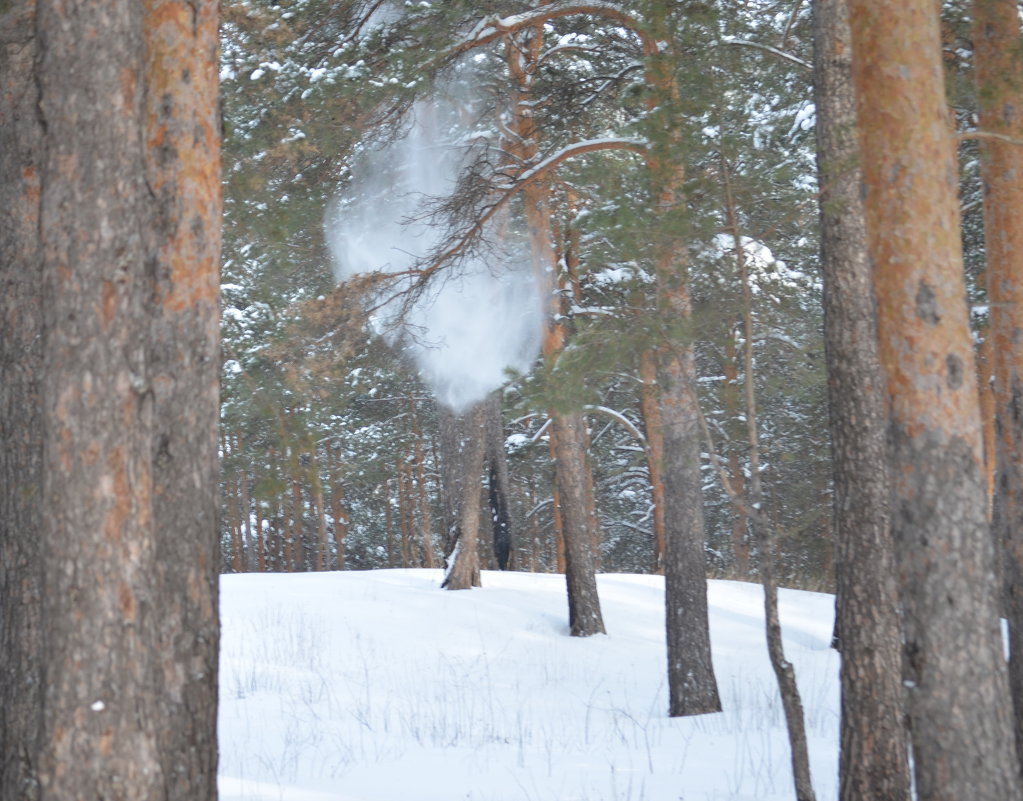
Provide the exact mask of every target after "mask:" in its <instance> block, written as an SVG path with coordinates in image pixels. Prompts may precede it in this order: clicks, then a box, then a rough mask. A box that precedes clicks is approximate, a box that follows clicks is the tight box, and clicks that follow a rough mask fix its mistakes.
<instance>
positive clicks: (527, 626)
mask: <svg viewBox="0 0 1023 801" xmlns="http://www.w3.org/2000/svg"><path fill="white" fill-rule="evenodd" d="M440 580H441V574H440V571H436V570H434V571H431V570H383V571H371V572H361V573H360V572H346V573H307V574H271V575H266V574H263V575H257V574H250V575H233V576H225V577H224V578H223V580H222V581H223V583H222V590H223V592H222V600H221V608H222V619H223V624H224V630H223V643H222V662H221V679H220V688H221V695H220V703H221V711H220V748H221V757H220V773H221V776H220V788H221V798H222V799H225V801H241V799H252V800H253V801H271V800H273V801H679V799H684V801H723V800H724V799H748V800H749V801H772V799H786V801H788V799H791V798H792V797H793V790H792V780H791V770H790V766H789V751H788V745H787V741H786V738H785V728H784V719H783V714H782V709H781V702H780V700H779V698H778V693H777V689H776V686H775V683H774V678H773V674H772V673H771V669H770V665H769V663H768V660H767V653H766V647H765V645H764V633H763V613H762V594H761V589H760V587H759V586H758V585H753V584H743V583H739V582H726V581H712V582H711V583H710V592H709V599H710V614H711V638H712V641H713V649H714V664H715V669H716V671H717V678H718V683H719V687H720V690H721V696H722V703H723V704H724V707H725V711H724V712H722V713H720V714H716V715H708V716H703V717H700V718H691V719H670V718H668V717H667V714H666V710H667V706H668V700H667V688H666V686H665V683H664V673H665V645H664V633H663V616H664V610H663V606H662V604H663V594H664V589H663V587H664V583H663V578H661V577H658V576H640V575H602V576H600V577H599V587H600V594H601V600H602V602H603V605H604V618H605V621H606V623H607V628H608V632H609V635H608V636H606V637H603V636H598V637H593V638H589V639H584V640H580V639H575V638H571V637H569V636H567V622H566V620H567V612H566V600H565V585H564V578H563V577H562V576H559V575H541V574H529V573H489V572H487V573H484V574H483V584H484V587H483V589H478V590H472V591H469V592H446V591H442V590H440V589H439V584H440ZM832 606H833V599H832V597H831V596H830V595H823V594H819V593H808V592H796V591H786V590H783V591H782V592H781V615H782V623H783V627H784V632H785V645H786V648H787V653H788V657H789V659H790V660H792V661H793V663H794V664H795V666H796V672H797V675H798V680H799V685H800V689H801V692H802V694H803V703H804V705H805V707H806V712H807V728H808V733H809V737H810V756H811V767H812V770H813V777H814V782H815V785H816V789H817V794H818V798H819V799H822V801H825V800H826V799H833V798H834V797H835V795H836V776H835V774H836V771H837V732H838V657H837V654H835V653H834V652H833V651H831V650H830V649H829V648H828V643H829V639H830V635H831V625H832Z"/></svg>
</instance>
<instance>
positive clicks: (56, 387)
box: [0, 0, 220, 801]
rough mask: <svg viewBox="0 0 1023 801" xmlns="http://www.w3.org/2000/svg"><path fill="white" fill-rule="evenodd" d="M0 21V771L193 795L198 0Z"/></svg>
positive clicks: (211, 572) (213, 398)
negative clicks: (0, 310)
mask: <svg viewBox="0 0 1023 801" xmlns="http://www.w3.org/2000/svg"><path fill="white" fill-rule="evenodd" d="M0 31H2V47H3V50H2V55H0V59H2V64H0V66H2V72H0V75H2V77H0V81H2V82H3V94H2V96H0V141H2V142H3V143H4V147H3V149H2V151H0V197H3V200H4V203H3V212H0V214H3V216H4V223H5V224H4V226H3V228H2V229H0V253H2V259H0V283H2V285H3V289H4V293H3V294H4V301H0V302H6V301H7V298H8V289H10V290H11V295H12V296H13V297H12V298H11V299H12V300H14V301H16V302H17V303H18V305H19V307H20V311H19V313H18V314H16V315H11V316H9V315H8V314H7V312H8V309H7V308H4V312H5V314H4V315H3V317H4V322H3V323H2V324H0V325H3V326H4V330H3V334H4V336H3V342H4V345H3V346H0V347H3V350H2V351H0V371H2V374H0V386H2V387H3V388H4V389H3V390H0V393H2V397H3V401H4V402H3V406H2V407H0V415H2V417H3V419H2V421H0V436H2V438H3V442H2V443H0V452H3V453H4V454H5V456H4V461H3V462H2V463H0V464H2V469H3V475H2V477H0V484H2V485H3V486H4V487H5V491H4V492H3V493H0V497H2V498H3V499H4V500H3V503H4V508H2V509H0V512H2V518H0V543H2V544H0V549H2V550H3V556H4V559H3V566H2V567H0V571H4V572H3V573H2V578H0V609H2V610H11V611H13V613H14V614H15V615H16V621H17V622H14V620H15V618H13V617H10V612H8V613H6V614H5V613H3V612H0V615H3V626H2V627H0V628H2V631H3V634H2V636H3V649H2V651H0V660H2V663H3V669H2V672H3V676H4V679H5V680H4V682H3V684H4V690H3V692H4V693H5V696H4V699H3V700H4V703H3V704H2V706H3V712H0V715H2V716H3V719H2V727H0V728H2V731H3V734H2V735H0V737H2V738H3V754H2V760H0V789H2V792H3V797H4V798H8V797H9V798H18V799H32V800H34V799H71V798H85V797H87V798H110V799H153V800H154V801H155V799H161V801H162V800H163V799H170V800H171V801H178V800H180V801H184V799H212V798H214V797H215V794H216V786H215V781H216V744H215V716H216V677H217V646H218V625H217V617H216V608H217V595H216V589H217V575H216V573H217V570H218V567H219V559H218V555H217V531H216V509H217V496H216V493H217V480H216V472H217V467H216V452H217V436H216V425H217V404H218V389H217V385H218V373H219V348H218V339H217V322H218V315H217V285H218V276H219V244H220V241H219V212H220V181H219V139H218V134H219V125H218V123H217V112H216V92H217V59H216V49H217V36H216V4H214V3H212V2H200V3H186V2H156V1H155V0H154V1H153V2H146V3H136V2H127V0H123V1H119V0H109V2H104V3H96V2H51V1H50V0H47V1H46V2H39V3H37V4H35V5H33V4H32V3H28V4H18V6H17V10H16V11H11V10H9V7H5V8H4V10H3V11H2V12H0ZM11 81H17V82H18V83H17V84H12V83H10V82H11ZM8 201H10V205H9V204H8ZM30 221H31V222H33V225H32V226H28V225H26V224H27V223H28V222H30ZM8 223H10V224H8ZM29 332H32V335H33V339H32V341H31V343H25V344H28V345H29V347H27V348H25V349H24V351H23V352H22V353H20V354H18V355H12V354H11V353H10V352H9V350H8V348H7V343H8V342H11V343H12V344H15V343H18V342H19V339H20V338H21V337H23V336H24V335H26V334H27V333H29ZM26 370H27V371H30V372H31V378H29V376H28V373H26V372H25V371H26ZM25 403H31V404H32V406H34V407H35V408H34V410H30V409H28V408H26V407H24V406H23V404H25ZM26 423H31V424H32V425H31V429H30V433H27V438H26V432H25V431H24V426H25V424H26ZM14 454H17V455H14ZM12 468H14V470H13V471H11V469H12ZM9 471H10V472H9ZM8 488H9V489H8ZM26 503H30V504H31V505H32V506H33V507H34V509H33V511H32V512H31V513H30V514H27V513H26V510H25V504H26ZM14 527H16V530H15V528H14ZM26 543H30V544H28V545H26ZM9 555H10V556H12V557H13V559H12V561H11V562H8V556H9ZM8 565H12V566H14V567H15V569H18V570H19V572H20V575H19V576H18V578H17V581H15V582H12V581H10V579H11V578H12V576H11V575H10V573H9V572H8V571H9V568H8ZM42 670H45V681H39V678H40V675H41V674H40V671H42ZM8 679H10V682H8ZM26 681H28V682H29V683H30V684H31V686H27V685H26ZM8 687H10V688H12V690H13V691H14V692H15V693H24V695H23V697H20V698H19V697H17V696H16V697H14V698H13V699H9V698H8V696H7V693H8V692H10V690H8V689H7V688H8ZM9 701H10V702H11V705H10V708H9V707H8V702H9ZM26 703H28V704H31V705H32V710H28V709H26V707H25V706H24V705H25V704H26Z"/></svg>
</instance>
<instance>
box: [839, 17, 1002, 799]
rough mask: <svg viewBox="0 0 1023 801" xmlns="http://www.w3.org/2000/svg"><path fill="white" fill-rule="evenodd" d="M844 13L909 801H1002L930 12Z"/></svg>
mask: <svg viewBox="0 0 1023 801" xmlns="http://www.w3.org/2000/svg"><path fill="white" fill-rule="evenodd" d="M849 10H850V27H851V30H852V40H853V82H854V85H855V87H856V104H857V114H858V119H859V131H860V149H861V152H862V154H863V157H862V160H861V162H862V165H863V186H864V189H863V194H864V197H865V201H864V203H865V212H866V222H867V235H868V242H869V249H870V254H871V257H872V259H873V262H874V290H875V295H876V297H877V303H878V333H879V341H880V350H879V355H880V359H881V364H882V365H883V367H884V370H885V374H886V382H887V395H888V403H889V408H890V415H891V418H890V425H889V431H890V437H891V439H890V444H891V448H892V459H893V461H892V465H893V467H892V473H891V481H892V499H893V504H894V505H893V507H892V526H893V534H894V538H895V543H896V554H897V564H898V570H899V578H900V590H901V597H902V607H903V643H904V649H905V667H906V670H907V676H906V682H907V686H908V687H909V692H908V697H909V702H908V703H909V706H908V708H909V719H910V730H911V735H912V745H913V764H914V769H915V775H916V789H917V794H918V797H919V798H920V799H921V801H931V799H959V798H971V799H978V801H981V800H988V799H989V800H990V801H995V799H998V800H999V801H1006V800H1009V801H1013V800H1017V799H1020V798H1021V791H1020V776H1019V764H1018V761H1017V758H1016V753H1015V749H1014V747H1013V740H1014V732H1013V725H1012V711H1011V709H1010V708H1009V706H1008V705H1007V704H1006V703H1005V699H1006V698H1007V697H1008V695H1009V684H1008V676H1007V671H1006V666H1005V659H1004V655H1003V651H1002V638H1001V631H1000V630H999V620H998V599H997V593H996V591H995V588H994V587H993V586H992V582H991V581H990V576H992V575H993V571H994V554H993V547H992V540H991V537H990V532H989V529H988V525H987V520H986V514H985V492H984V470H983V454H982V452H981V447H982V446H981V430H980V415H979V408H978V394H977V384H976V370H975V367H974V361H973V347H972V342H971V336H970V328H969V320H968V311H967V308H966V304H965V303H964V297H965V287H964V282H963V264H962V251H961V245H960V239H959V208H958V200H957V190H958V187H957V177H956V176H957V171H956V165H955V157H954V149H953V142H952V137H951V126H950V123H949V119H948V109H947V104H946V101H945V92H944V80H943V72H942V62H941V50H940V42H941V38H940V29H939V19H938V5H937V4H935V3H933V2H931V0H850V4H849ZM843 634H844V632H843Z"/></svg>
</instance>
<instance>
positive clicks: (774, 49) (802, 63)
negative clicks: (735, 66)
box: [723, 39, 813, 72]
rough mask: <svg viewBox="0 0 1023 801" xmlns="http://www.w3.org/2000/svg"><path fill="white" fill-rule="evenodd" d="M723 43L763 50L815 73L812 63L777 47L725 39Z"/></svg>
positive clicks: (745, 40) (743, 40)
mask: <svg viewBox="0 0 1023 801" xmlns="http://www.w3.org/2000/svg"><path fill="white" fill-rule="evenodd" d="M723 43H724V44H726V45H735V46H736V47H749V48H752V49H753V50H762V51H763V52H765V53H770V54H771V55H772V56H777V57H778V58H780V59H783V60H785V61H789V62H791V63H793V64H795V65H796V66H797V67H802V68H803V69H804V70H808V71H810V72H813V64H811V63H810V62H808V61H803V59H801V58H800V57H799V56H794V55H792V54H791V53H786V52H785V51H784V50H779V49H778V48H777V47H771V45H765V44H760V42H751V41H749V40H747V39H724V40H723Z"/></svg>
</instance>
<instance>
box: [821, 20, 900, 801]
mask: <svg viewBox="0 0 1023 801" xmlns="http://www.w3.org/2000/svg"><path fill="white" fill-rule="evenodd" d="M813 19H814V99H815V102H816V106H817V165H818V172H819V175H820V180H819V183H820V187H821V197H820V219H821V272H822V277H823V279H824V336H825V344H826V349H827V362H828V401H829V405H830V408H831V441H832V451H833V453H832V465H833V471H834V521H835V523H834V528H835V540H836V547H835V550H836V579H837V604H836V630H837V632H838V637H839V640H840V642H839V650H840V651H841V656H842V668H841V692H842V718H841V737H840V751H839V798H840V799H842V801H858V799H866V798H877V799H887V800H888V801H907V800H908V799H909V797H910V777H909V759H908V743H907V739H908V738H907V733H906V730H905V725H904V723H903V716H904V715H903V692H904V690H903V687H902V682H901V673H902V644H901V631H900V627H899V598H898V586H897V582H896V574H895V545H894V543H893V541H892V533H891V521H890V515H889V504H888V493H889V478H888V450H887V439H886V435H887V425H888V417H887V415H886V413H885V408H884V377H883V375H882V373H881V363H880V361H879V358H878V350H877V348H878V346H877V313H876V308H875V304H874V295H873V287H872V278H873V276H872V270H871V265H870V258H869V255H868V253H867V232H866V227H865V222H864V217H863V202H862V200H861V198H860V169H859V157H858V154H859V147H858V145H857V141H856V98H855V96H854V93H853V87H852V71H851V70H852V65H851V50H850V41H849V20H848V13H847V11H846V6H845V0H817V2H815V3H814V5H813Z"/></svg>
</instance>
